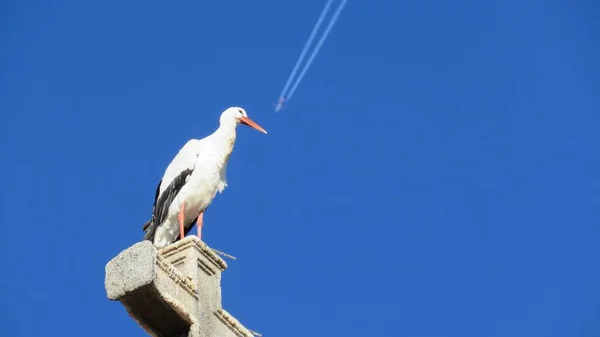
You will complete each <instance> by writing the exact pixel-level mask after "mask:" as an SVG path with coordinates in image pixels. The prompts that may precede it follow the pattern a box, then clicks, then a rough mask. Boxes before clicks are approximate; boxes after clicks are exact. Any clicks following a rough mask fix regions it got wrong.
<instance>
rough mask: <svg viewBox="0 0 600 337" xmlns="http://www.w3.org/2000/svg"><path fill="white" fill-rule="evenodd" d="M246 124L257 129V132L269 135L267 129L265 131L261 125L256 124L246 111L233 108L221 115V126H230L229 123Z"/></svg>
mask: <svg viewBox="0 0 600 337" xmlns="http://www.w3.org/2000/svg"><path fill="white" fill-rule="evenodd" d="M232 122H233V123H235V125H237V124H244V125H247V126H250V127H253V128H255V129H256V130H258V131H260V132H262V133H267V131H265V129H263V128H262V127H261V126H260V125H258V124H256V122H254V121H253V120H251V119H250V118H248V114H247V113H246V110H244V109H242V108H238V107H231V108H229V109H227V110H225V111H223V113H222V114H221V118H220V123H221V124H229V123H232Z"/></svg>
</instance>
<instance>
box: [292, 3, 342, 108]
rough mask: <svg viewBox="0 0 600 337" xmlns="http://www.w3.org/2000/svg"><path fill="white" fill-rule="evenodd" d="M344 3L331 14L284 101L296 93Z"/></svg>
mask: <svg viewBox="0 0 600 337" xmlns="http://www.w3.org/2000/svg"><path fill="white" fill-rule="evenodd" d="M346 1H347V0H342V3H341V4H340V6H339V7H338V9H337V10H336V11H335V13H334V14H333V18H332V19H331V21H330V22H329V26H327V29H326V30H325V32H324V33H323V36H322V37H321V39H320V40H319V42H318V43H317V46H316V47H315V49H314V50H313V53H312V55H310V58H309V59H308V61H307V62H306V65H305V66H304V69H302V72H301V73H300V76H298V79H297V80H296V83H295V84H294V86H293V87H292V89H291V90H290V92H289V94H288V96H287V98H286V101H289V100H290V98H292V95H293V94H294V91H296V88H297V87H298V84H300V81H301V80H302V78H303V77H304V74H305V73H306V71H307V70H308V68H309V67H310V65H311V63H312V62H313V60H314V58H315V56H317V53H318V52H319V49H321V45H322V44H323V42H324V41H325V39H326V38H327V35H329V32H330V31H331V28H333V25H334V24H335V22H336V21H337V19H338V16H339V15H340V12H341V11H342V9H343V8H344V6H345V5H346Z"/></svg>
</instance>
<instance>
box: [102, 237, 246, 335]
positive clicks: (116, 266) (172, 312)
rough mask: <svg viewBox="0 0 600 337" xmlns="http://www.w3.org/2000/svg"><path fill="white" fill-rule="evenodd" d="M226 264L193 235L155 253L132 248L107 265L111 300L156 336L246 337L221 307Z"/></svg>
mask: <svg viewBox="0 0 600 337" xmlns="http://www.w3.org/2000/svg"><path fill="white" fill-rule="evenodd" d="M226 268H227V264H226V263H225V261H223V260H222V259H221V258H220V257H219V256H218V255H216V254H215V253H214V252H213V251H212V250H211V249H210V248H209V247H207V246H206V245H205V244H204V243H203V242H201V241H200V240H199V239H198V238H197V237H196V236H188V237H186V238H184V239H183V240H181V241H178V242H176V243H174V244H172V245H169V246H167V247H164V248H163V249H161V250H160V251H157V250H156V248H155V247H154V245H152V243H151V242H149V241H143V242H139V243H136V244H134V245H133V246H131V247H129V248H128V249H126V250H124V251H122V252H121V253H120V254H119V255H117V256H116V257H115V258H113V259H112V260H111V261H110V262H109V263H108V264H107V265H106V278H105V287H106V293H107V297H108V298H109V299H110V300H116V301H120V302H121V303H122V304H123V305H124V306H125V308H126V309H127V311H128V312H129V314H130V315H131V317H132V318H133V319H135V320H136V321H137V322H138V324H139V325H140V326H141V327H142V328H143V329H145V330H146V331H147V332H148V333H149V334H150V335H152V336H156V337H171V336H189V337H192V336H194V337H215V336H218V337H229V336H237V337H240V336H242V337H250V336H252V334H251V333H250V331H249V330H247V329H246V328H244V327H243V326H242V325H241V324H240V323H239V322H238V321H237V320H236V319H235V318H233V317H232V316H231V315H229V314H228V313H227V312H226V311H225V310H223V308H222V305H221V273H222V272H223V271H224V270H225V269H226Z"/></svg>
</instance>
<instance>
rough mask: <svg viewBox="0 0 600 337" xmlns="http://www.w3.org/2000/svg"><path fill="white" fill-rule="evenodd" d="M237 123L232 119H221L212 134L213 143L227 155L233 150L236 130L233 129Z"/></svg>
mask: <svg viewBox="0 0 600 337" xmlns="http://www.w3.org/2000/svg"><path fill="white" fill-rule="evenodd" d="M236 127H237V123H236V121H234V120H231V121H230V120H226V121H222V122H221V123H220V125H219V128H218V129H217V130H216V131H215V132H214V133H213V134H212V137H211V138H213V144H214V146H215V147H217V148H218V149H219V150H221V151H222V153H223V154H225V155H226V156H228V155H229V154H231V151H233V145H234V144H235V137H236V132H235V129H236Z"/></svg>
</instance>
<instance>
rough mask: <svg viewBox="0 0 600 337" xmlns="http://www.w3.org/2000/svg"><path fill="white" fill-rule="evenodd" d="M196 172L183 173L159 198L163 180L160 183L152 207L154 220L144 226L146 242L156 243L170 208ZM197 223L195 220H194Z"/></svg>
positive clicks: (185, 171)
mask: <svg viewBox="0 0 600 337" xmlns="http://www.w3.org/2000/svg"><path fill="white" fill-rule="evenodd" d="M192 172H194V170H193V169H186V170H184V171H183V172H181V173H180V174H179V175H178V176H177V177H175V179H173V181H172V182H171V184H169V186H168V187H167V188H166V189H165V190H164V192H163V193H162V194H161V195H160V198H159V197H158V194H159V191H160V185H161V184H162V180H161V181H160V182H159V183H158V187H156V194H155V196H154V204H153V205H152V220H150V221H148V222H146V223H145V224H144V226H143V229H144V231H145V232H146V233H145V234H144V240H149V241H154V234H155V233H156V228H157V227H158V226H159V225H160V224H161V223H162V222H163V221H164V220H165V218H166V217H167V213H168V212H169V207H170V206H171V203H172V202H173V200H174V199H175V197H176V196H177V194H178V193H179V191H181V188H182V187H183V186H184V185H185V183H186V181H187V179H188V177H189V176H190V175H191V174H192ZM194 222H195V220H194ZM193 224H194V223H193V222H192V223H190V224H189V225H188V228H189V229H188V228H186V234H187V232H189V231H190V229H191V228H192V226H193Z"/></svg>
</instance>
